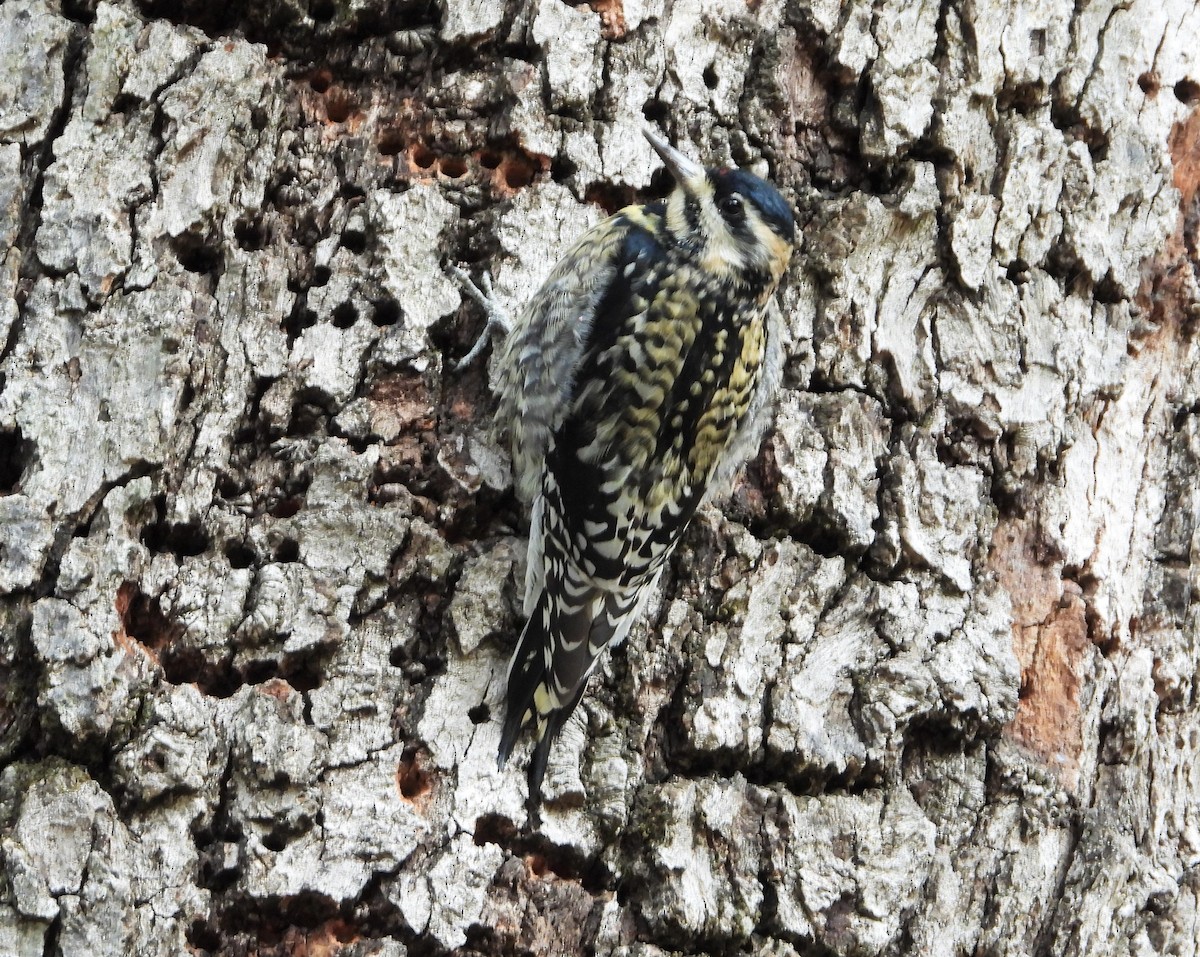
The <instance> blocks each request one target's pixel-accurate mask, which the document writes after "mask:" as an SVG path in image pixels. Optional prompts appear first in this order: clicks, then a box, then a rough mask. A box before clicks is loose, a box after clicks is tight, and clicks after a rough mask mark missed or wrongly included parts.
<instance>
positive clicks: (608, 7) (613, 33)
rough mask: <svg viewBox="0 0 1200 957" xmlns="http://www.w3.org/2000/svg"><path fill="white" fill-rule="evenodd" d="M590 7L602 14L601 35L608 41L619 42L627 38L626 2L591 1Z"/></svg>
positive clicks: (609, 0) (616, 0) (611, 0)
mask: <svg viewBox="0 0 1200 957" xmlns="http://www.w3.org/2000/svg"><path fill="white" fill-rule="evenodd" d="M588 6H589V7H591V8H592V9H593V10H595V11H596V12H597V13H598V14H600V35H601V36H602V37H604V39H606V40H619V39H621V37H623V36H625V33H626V31H627V29H628V27H627V26H626V24H625V3H624V0H589V3H588Z"/></svg>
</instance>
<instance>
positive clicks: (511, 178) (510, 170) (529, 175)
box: [502, 157, 534, 189]
mask: <svg viewBox="0 0 1200 957" xmlns="http://www.w3.org/2000/svg"><path fill="white" fill-rule="evenodd" d="M502 169H503V171H504V184H505V185H506V186H507V187H508V188H509V189H524V188H525V187H526V186H528V185H529V184H530V183H532V182H533V174H534V166H533V163H531V162H530V161H529V160H526V159H521V158H519V157H514V158H513V159H511V160H509V161H508V162H507V163H505V164H504V165H503V167H502Z"/></svg>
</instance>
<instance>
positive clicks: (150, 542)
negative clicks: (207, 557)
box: [140, 521, 212, 558]
mask: <svg viewBox="0 0 1200 957" xmlns="http://www.w3.org/2000/svg"><path fill="white" fill-rule="evenodd" d="M140 538H141V542H142V544H143V545H145V546H146V547H147V548H148V549H150V551H152V552H154V553H155V554H162V553H163V552H167V553H169V554H171V555H174V556H176V557H177V558H193V557H195V556H196V555H203V554H204V553H205V552H206V551H208V548H209V546H210V545H211V544H212V540H211V539H210V538H209V535H208V533H207V532H206V531H204V529H203V528H202V527H201V526H200V523H199V522H167V521H157V522H153V523H151V524H150V525H147V526H146V527H145V528H144V529H142V534H141V536H140Z"/></svg>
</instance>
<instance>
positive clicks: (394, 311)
mask: <svg viewBox="0 0 1200 957" xmlns="http://www.w3.org/2000/svg"><path fill="white" fill-rule="evenodd" d="M371 310H372V312H371V321H372V322H373V323H375V325H377V326H394V325H395V324H396V323H398V322H399V321H400V318H401V313H400V303H398V302H396V300H395V299H376V300H375V301H374V302H372V303H371Z"/></svg>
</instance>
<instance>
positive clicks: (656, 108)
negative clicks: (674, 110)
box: [642, 100, 671, 127]
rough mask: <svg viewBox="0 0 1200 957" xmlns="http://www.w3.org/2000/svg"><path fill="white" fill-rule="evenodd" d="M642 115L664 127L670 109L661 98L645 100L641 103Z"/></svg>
mask: <svg viewBox="0 0 1200 957" xmlns="http://www.w3.org/2000/svg"><path fill="white" fill-rule="evenodd" d="M642 116H644V117H645V118H646V119H648V120H649V121H650V122H651V123H654V124H656V125H658V126H662V127H666V125H667V120H668V119H670V117H671V109H670V107H668V106H667V104H666V103H664V102H662V100H647V101H646V102H645V103H643V104H642Z"/></svg>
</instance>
